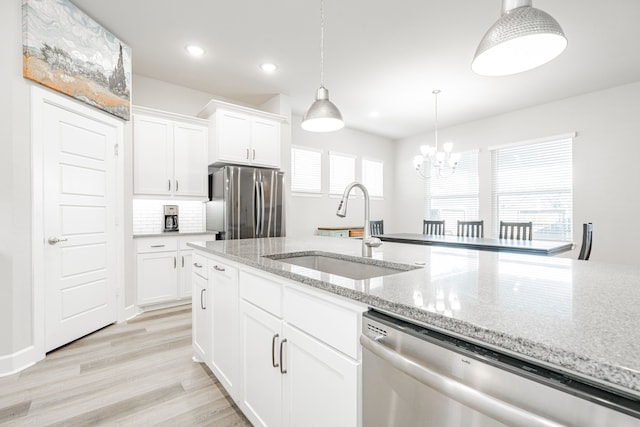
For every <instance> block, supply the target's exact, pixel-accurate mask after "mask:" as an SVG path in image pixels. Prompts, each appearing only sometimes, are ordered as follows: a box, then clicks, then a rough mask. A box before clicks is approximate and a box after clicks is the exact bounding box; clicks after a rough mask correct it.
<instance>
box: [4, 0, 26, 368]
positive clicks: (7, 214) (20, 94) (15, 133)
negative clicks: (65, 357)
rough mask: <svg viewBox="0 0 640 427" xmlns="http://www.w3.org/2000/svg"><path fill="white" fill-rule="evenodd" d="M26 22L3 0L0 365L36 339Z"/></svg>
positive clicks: (16, 3)
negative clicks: (25, 75)
mask: <svg viewBox="0 0 640 427" xmlns="http://www.w3.org/2000/svg"><path fill="white" fill-rule="evenodd" d="M21 23H22V8H21V2H19V1H4V2H0V28H2V37H1V38H0V52H2V64H1V65H0V120H1V122H0V153H2V154H1V155H0V182H2V185H0V224H2V226H1V227H0V368H1V367H2V361H3V356H7V355H10V354H13V353H14V352H16V351H18V350H20V349H23V348H25V347H27V346H29V345H30V344H31V343H32V333H31V331H32V310H31V304H32V287H31V151H30V145H31V142H30V129H29V122H30V119H29V118H30V113H29V105H30V104H29V87H30V83H28V82H27V81H26V80H24V79H23V78H22V26H21ZM1 370H2V369H0V371H1Z"/></svg>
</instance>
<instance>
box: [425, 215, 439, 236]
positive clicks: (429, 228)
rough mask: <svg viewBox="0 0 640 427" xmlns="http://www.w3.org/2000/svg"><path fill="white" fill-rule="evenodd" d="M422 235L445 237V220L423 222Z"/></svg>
mask: <svg viewBox="0 0 640 427" xmlns="http://www.w3.org/2000/svg"><path fill="white" fill-rule="evenodd" d="M422 234H433V235H439V236H443V235H444V219H443V220H442V221H428V220H426V219H425V220H423V222H422Z"/></svg>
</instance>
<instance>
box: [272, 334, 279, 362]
mask: <svg viewBox="0 0 640 427" xmlns="http://www.w3.org/2000/svg"><path fill="white" fill-rule="evenodd" d="M279 336H280V334H275V335H274V336H273V338H271V366H273V367H274V368H277V367H279V366H280V364H279V363H276V340H277V339H278V337H279Z"/></svg>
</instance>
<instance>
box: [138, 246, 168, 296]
mask: <svg viewBox="0 0 640 427" xmlns="http://www.w3.org/2000/svg"><path fill="white" fill-rule="evenodd" d="M137 257H138V258H137V263H136V268H137V269H136V284H137V287H138V289H137V296H138V304H139V305H144V304H154V303H158V302H165V301H172V300H175V299H176V298H177V297H178V270H177V269H178V257H177V252H175V251H174V252H156V253H148V254H138V256H137Z"/></svg>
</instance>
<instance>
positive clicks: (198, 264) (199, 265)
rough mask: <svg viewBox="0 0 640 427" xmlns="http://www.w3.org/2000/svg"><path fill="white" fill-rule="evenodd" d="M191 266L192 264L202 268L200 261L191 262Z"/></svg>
mask: <svg viewBox="0 0 640 427" xmlns="http://www.w3.org/2000/svg"><path fill="white" fill-rule="evenodd" d="M193 266H194V267H195V268H202V264H200V263H198V262H194V263H193Z"/></svg>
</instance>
